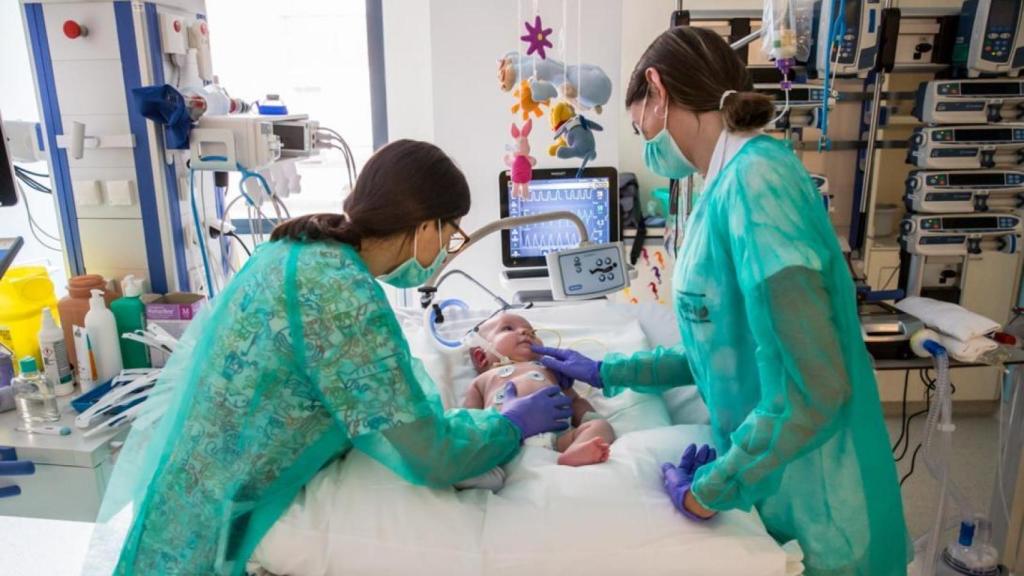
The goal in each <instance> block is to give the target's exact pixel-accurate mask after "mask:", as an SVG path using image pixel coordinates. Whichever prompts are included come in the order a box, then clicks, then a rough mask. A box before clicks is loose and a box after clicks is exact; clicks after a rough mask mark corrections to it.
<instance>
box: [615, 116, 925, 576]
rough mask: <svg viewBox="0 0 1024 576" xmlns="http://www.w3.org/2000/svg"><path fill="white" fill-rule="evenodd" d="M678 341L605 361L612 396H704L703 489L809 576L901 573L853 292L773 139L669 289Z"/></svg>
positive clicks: (897, 504)
mask: <svg viewBox="0 0 1024 576" xmlns="http://www.w3.org/2000/svg"><path fill="white" fill-rule="evenodd" d="M673 289H674V291H675V294H674V298H675V300H674V303H675V306H676V313H677V314H676V315H677V317H678V321H679V327H680V331H681V334H682V342H681V344H680V345H679V346H676V347H672V348H659V349H656V350H653V351H645V352H641V353H637V354H634V355H631V356H625V355H620V354H613V355H609V356H608V357H606V358H605V359H604V362H603V364H602V367H601V376H602V378H603V380H604V382H605V391H606V393H607V394H612V395H614V394H616V393H618V392H619V391H621V390H622V389H625V388H631V389H635V390H641V391H648V392H660V391H663V390H665V389H667V388H670V387H673V386H681V385H687V384H696V385H697V387H698V389H699V391H700V393H701V395H702V397H703V398H704V401H705V403H706V404H707V406H708V409H709V411H710V414H711V426H712V428H713V432H714V442H715V445H716V447H717V449H718V452H719V454H720V455H719V457H718V459H717V460H716V461H715V462H713V463H712V464H709V465H707V466H705V467H703V468H700V469H699V470H698V471H697V476H696V480H695V481H694V484H693V488H692V492H693V495H694V497H696V499H697V501H698V502H700V503H701V504H702V505H704V506H705V507H707V508H710V509H713V510H729V509H741V510H749V509H750V508H751V507H756V508H757V510H758V512H759V513H760V515H761V518H762V519H763V521H764V524H765V526H766V527H767V528H768V531H769V532H770V533H771V534H772V536H773V537H775V538H776V539H777V540H778V541H779V542H786V541H789V540H792V539H796V540H798V541H799V543H800V545H801V547H802V548H803V550H804V553H805V557H806V559H805V565H806V568H807V574H808V575H809V576H816V575H832V574H837V575H838V574H844V575H846V574H856V575H862V576H888V575H894V574H905V573H906V566H907V562H908V558H907V554H908V552H907V543H908V540H907V533H906V526H905V523H904V519H903V507H902V502H901V499H900V493H899V486H898V484H897V482H896V469H895V465H894V464H893V461H892V454H891V451H890V447H889V444H888V442H889V440H888V435H887V433H886V429H885V425H884V422H883V420H882V412H881V405H880V403H879V399H878V389H877V385H876V383H875V377H874V372H873V370H872V366H871V360H870V357H869V356H868V353H867V350H866V348H865V346H864V342H863V339H862V337H861V331H860V324H859V322H858V319H857V310H856V301H855V294H854V288H853V282H852V280H851V278H850V273H849V271H848V268H847V265H846V263H845V260H844V257H843V254H842V252H841V250H840V248H839V243H838V241H837V239H836V235H835V232H834V231H833V228H832V226H831V224H830V223H829V220H828V217H827V215H826V212H825V211H824V210H823V209H822V206H821V199H820V195H819V194H818V192H817V190H816V189H815V187H814V185H813V184H812V182H811V179H810V178H809V176H808V174H807V172H806V171H805V170H804V168H803V166H802V165H801V164H800V161H799V160H798V159H797V158H796V156H795V155H794V154H793V153H792V152H791V151H790V150H789V149H788V148H787V147H786V146H785V145H784V144H782V143H781V142H778V141H776V140H775V139H773V138H771V137H768V136H759V137H756V138H754V139H752V140H750V141H749V142H747V143H746V145H744V146H743V147H742V148H741V149H740V150H739V152H737V153H736V155H735V156H734V157H733V158H732V159H731V160H730V161H729V162H728V163H727V164H726V165H725V166H724V167H723V169H722V171H721V172H720V173H719V174H718V175H717V176H716V177H714V178H712V180H711V181H710V182H709V183H708V187H707V188H706V190H705V192H704V193H703V194H702V196H701V198H700V199H699V200H698V202H697V204H696V206H695V208H694V211H693V213H692V215H691V216H690V219H689V221H688V222H687V229H686V237H685V241H684V246H683V251H682V253H681V254H680V257H679V259H678V262H677V264H676V269H675V274H674V277H673Z"/></svg>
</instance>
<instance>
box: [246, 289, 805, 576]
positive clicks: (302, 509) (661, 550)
mask: <svg viewBox="0 0 1024 576" xmlns="http://www.w3.org/2000/svg"><path fill="white" fill-rule="evenodd" d="M519 313H521V314H522V315H523V316H525V317H527V318H528V319H529V320H530V321H531V322H532V323H533V324H534V327H535V328H537V330H538V336H539V337H541V338H542V339H544V341H545V343H546V344H548V345H556V346H557V345H561V346H573V347H575V348H577V349H580V350H581V351H584V352H587V353H590V354H594V355H601V354H603V353H605V352H632V351H635V350H639V349H643V348H647V347H650V346H652V345H657V344H672V343H674V342H678V339H679V335H678V331H677V329H676V324H675V322H676V321H675V318H674V315H673V314H672V312H671V310H670V309H667V308H665V307H661V306H654V305H651V306H620V305H614V304H609V303H607V302H604V301H600V302H588V303H582V304H569V305H565V304H562V305H558V306H555V307H538V308H533V309H530V310H523V311H519ZM486 315H487V312H483V311H481V312H480V318H481V319H482V318H484V317H486ZM400 316H401V318H402V320H403V329H404V331H405V333H406V337H407V338H408V340H409V342H410V346H411V347H412V349H413V352H414V354H415V355H416V356H417V357H419V358H420V359H421V360H422V361H423V363H424V365H425V367H426V369H427V371H428V372H429V373H430V374H431V376H432V377H433V378H434V380H435V381H436V382H438V383H439V386H441V383H446V385H444V386H441V387H442V393H443V394H442V395H443V396H444V397H445V400H446V403H448V404H457V403H458V402H459V399H460V397H461V394H462V392H464V390H465V389H466V388H467V387H468V385H469V383H470V382H471V381H472V379H473V377H474V376H475V374H474V373H473V372H472V368H471V367H470V366H469V362H468V359H467V357H466V356H465V352H461V353H459V352H442V351H440V350H439V349H438V347H436V346H433V345H432V344H431V341H430V338H431V336H430V335H429V334H428V333H427V332H428V331H427V330H425V329H424V322H423V316H422V312H420V311H409V312H408V313H406V314H402V313H400ZM579 392H581V393H582V394H584V395H586V396H587V397H588V399H589V400H590V401H591V403H592V404H593V405H594V407H595V408H596V409H597V411H598V412H600V413H601V414H602V415H604V416H605V417H607V418H608V419H609V421H610V422H611V424H612V426H613V427H614V428H615V431H616V434H617V437H618V439H617V440H616V442H615V443H614V444H613V446H612V451H611V458H610V460H609V461H608V462H606V463H604V464H600V465H595V466H588V467H582V468H571V467H565V466H558V465H557V464H556V463H555V459H556V456H557V455H556V454H555V453H554V452H553V451H550V450H547V449H544V448H538V447H532V446H525V447H524V448H523V450H522V451H521V453H520V455H519V456H517V457H516V458H515V459H514V460H513V461H512V462H511V463H510V464H509V465H508V466H507V472H508V478H507V481H506V484H505V487H504V489H502V490H501V491H500V492H499V493H497V494H493V493H491V492H489V491H484V490H466V491H461V492H456V491H454V490H452V489H446V490H433V489H428V488H424V487H418V486H412V485H410V484H408V483H406V482H405V481H403V480H402V479H401V478H399V477H398V476H395V475H394V474H392V473H390V472H389V471H388V470H386V469H385V468H383V467H382V466H380V465H379V464H377V463H376V462H374V461H373V460H371V459H370V458H368V457H367V456H365V455H363V454H361V453H359V452H358V451H353V452H351V453H350V454H349V455H348V456H347V457H346V458H345V459H343V460H340V461H338V462H335V463H333V464H331V465H329V466H328V467H326V468H325V469H324V470H323V471H321V473H320V474H319V475H318V476H317V477H316V478H315V479H314V480H313V481H312V482H311V483H310V484H309V485H308V486H307V487H306V489H305V490H304V492H303V493H301V494H300V496H299V497H297V498H296V501H295V502H294V503H293V505H292V506H291V508H290V509H289V510H288V511H287V512H286V514H285V515H284V516H283V517H282V518H281V519H280V520H279V521H278V523H277V524H276V525H275V527H274V528H273V529H272V530H271V531H270V532H269V533H268V534H267V536H266V537H265V538H264V541H263V543H262V544H261V545H260V547H259V548H258V549H257V551H256V553H255V554H254V556H253V562H252V563H251V566H252V567H255V566H257V565H258V566H260V567H262V569H263V570H265V571H266V572H269V573H272V574H281V575H284V574H306V575H331V574H346V575H350V574H360V575H364V574H365V575H380V574H396V575H398V574H425V575H427V574H445V575H450V576H460V575H466V576H470V575H473V576H476V575H488V576H490V575H496V576H497V575H521V574H530V575H531V576H548V575H550V576H556V575H558V576H561V575H563V574H567V573H571V574H587V575H588V576H595V575H604V574H608V575H621V574H644V575H660V574H665V575H669V574H671V575H673V576H680V575H686V574H700V575H702V576H712V575H716V574H723V575H733V574H745V575H751V576H754V575H765V576H768V575H780V576H781V575H784V574H800V573H801V572H802V566H801V564H800V562H799V559H800V557H801V556H800V552H799V548H798V547H796V546H795V543H792V544H790V545H787V546H785V547H782V546H780V545H779V544H777V543H776V542H775V541H774V540H773V539H772V538H771V537H770V536H769V535H768V534H767V532H766V530H765V528H764V525H763V524H762V523H761V521H760V519H759V518H758V516H757V514H756V512H751V513H744V512H739V511H730V512H725V513H722V514H719V516H718V517H717V518H715V519H714V520H712V521H710V522H707V523H695V522H691V521H688V520H686V519H685V518H683V517H682V516H681V515H680V514H679V513H678V512H676V511H675V510H674V508H673V507H672V506H671V505H670V504H669V502H668V500H667V499H666V497H665V495H664V493H663V492H662V488H661V472H660V466H661V463H662V462H665V461H675V460H677V459H678V458H679V456H680V454H681V452H682V450H683V448H685V447H686V445H688V444H689V443H691V442H698V443H699V442H707V441H710V430H709V428H708V426H707V425H706V423H707V421H708V416H707V411H706V408H705V407H704V405H703V403H702V402H701V401H700V399H699V397H698V395H697V394H696V390H695V389H694V388H692V387H690V388H686V389H677V390H673V391H670V392H668V393H666V394H665V395H664V397H662V396H653V395H641V394H636V393H631V392H627V393H625V394H622V395H620V396H618V397H616V398H612V399H607V398H604V397H603V396H602V395H600V393H595V391H592V390H589V389H584V388H579Z"/></svg>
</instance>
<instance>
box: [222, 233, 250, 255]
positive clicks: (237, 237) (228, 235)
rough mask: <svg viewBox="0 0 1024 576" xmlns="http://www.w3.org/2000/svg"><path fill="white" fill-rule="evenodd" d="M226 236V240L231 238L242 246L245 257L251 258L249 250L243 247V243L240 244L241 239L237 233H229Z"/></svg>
mask: <svg viewBox="0 0 1024 576" xmlns="http://www.w3.org/2000/svg"><path fill="white" fill-rule="evenodd" d="M226 236H227V237H228V238H232V239H234V240H235V241H236V242H238V243H239V244H240V245H241V246H242V250H245V255H246V256H249V257H252V251H251V250H249V247H248V246H246V245H245V242H242V239H241V238H240V237H239V236H238V233H236V232H229V233H228V234H226Z"/></svg>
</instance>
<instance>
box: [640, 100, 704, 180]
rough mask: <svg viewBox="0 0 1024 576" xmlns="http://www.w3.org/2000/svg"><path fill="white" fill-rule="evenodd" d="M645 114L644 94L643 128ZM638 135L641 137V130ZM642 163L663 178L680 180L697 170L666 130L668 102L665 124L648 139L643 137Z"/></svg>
mask: <svg viewBox="0 0 1024 576" xmlns="http://www.w3.org/2000/svg"><path fill="white" fill-rule="evenodd" d="M646 114H647V96H644V103H643V108H642V109H641V111H640V128H641V130H643V125H644V117H645V116H646ZM640 137H641V138H643V132H642V131H641V133H640ZM644 165H645V166H647V168H648V169H649V170H650V171H651V172H654V173H655V174H657V175H658V176H662V177H665V178H670V179H673V180H682V179H683V178H686V177H687V176H690V175H691V174H693V173H694V172H696V171H697V168H696V167H695V166H694V165H693V164H692V163H691V162H690V161H689V160H687V159H686V156H684V155H683V153H682V152H681V151H680V150H679V146H678V145H676V141H675V140H674V139H673V138H672V135H671V134H669V132H668V103H667V102H666V103H665V124H664V126H662V128H661V130H660V131H659V132H658V133H657V134H655V135H654V138H651V139H650V140H648V139H646V138H644Z"/></svg>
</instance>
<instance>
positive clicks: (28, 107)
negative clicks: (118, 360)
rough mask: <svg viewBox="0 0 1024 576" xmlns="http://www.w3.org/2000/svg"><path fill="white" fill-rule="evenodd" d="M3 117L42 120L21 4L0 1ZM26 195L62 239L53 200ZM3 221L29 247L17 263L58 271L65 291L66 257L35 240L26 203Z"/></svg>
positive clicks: (37, 167)
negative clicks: (45, 266)
mask: <svg viewBox="0 0 1024 576" xmlns="http://www.w3.org/2000/svg"><path fill="white" fill-rule="evenodd" d="M0 115H2V116H3V119H4V120H8V121H9V120H25V121H29V122H38V121H39V108H38V106H37V105H36V94H35V82H34V81H33V79H32V68H31V65H30V60H29V52H28V43H27V42H26V41H25V29H24V28H23V26H22V11H21V4H20V3H19V2H0ZM21 165H22V166H24V167H25V168H27V169H29V170H32V171H33V172H49V168H48V167H47V165H46V163H45V162H37V163H34V164H21ZM44 183H45V181H44ZM47 185H51V184H49V183H47ZM51 187H52V185H51ZM26 194H27V195H28V202H29V207H30V208H31V210H32V215H33V216H34V217H35V220H36V222H38V223H39V225H40V226H41V227H42V228H43V229H44V230H46V231H47V232H49V233H50V234H53V235H54V236H59V232H58V226H57V209H56V204H55V203H54V200H53V198H52V197H50V196H46V195H43V194H40V193H38V192H34V191H32V190H28V189H26ZM0 222H2V224H0V236H8V237H9V236H22V237H24V239H25V246H24V248H22V250H21V253H20V254H19V255H18V257H17V258H16V259H15V264H29V263H43V264H45V265H47V266H48V267H50V268H51V269H52V270H53V272H55V273H54V274H51V276H53V277H54V281H55V283H56V284H57V285H58V286H57V289H58V291H61V290H63V285H64V279H63V273H64V269H63V266H64V258H63V256H62V254H61V253H59V252H53V251H51V250H48V249H46V248H44V247H43V246H42V245H41V244H40V243H39V242H37V241H36V239H35V238H33V237H32V233H31V231H30V229H29V224H28V216H27V214H26V213H25V205H24V203H22V202H19V203H18V205H16V206H11V207H6V208H0ZM43 240H45V241H46V242H47V243H49V244H51V245H54V246H56V245H58V244H59V242H56V241H53V240H49V239H47V238H46V237H45V236H44V237H43Z"/></svg>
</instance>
